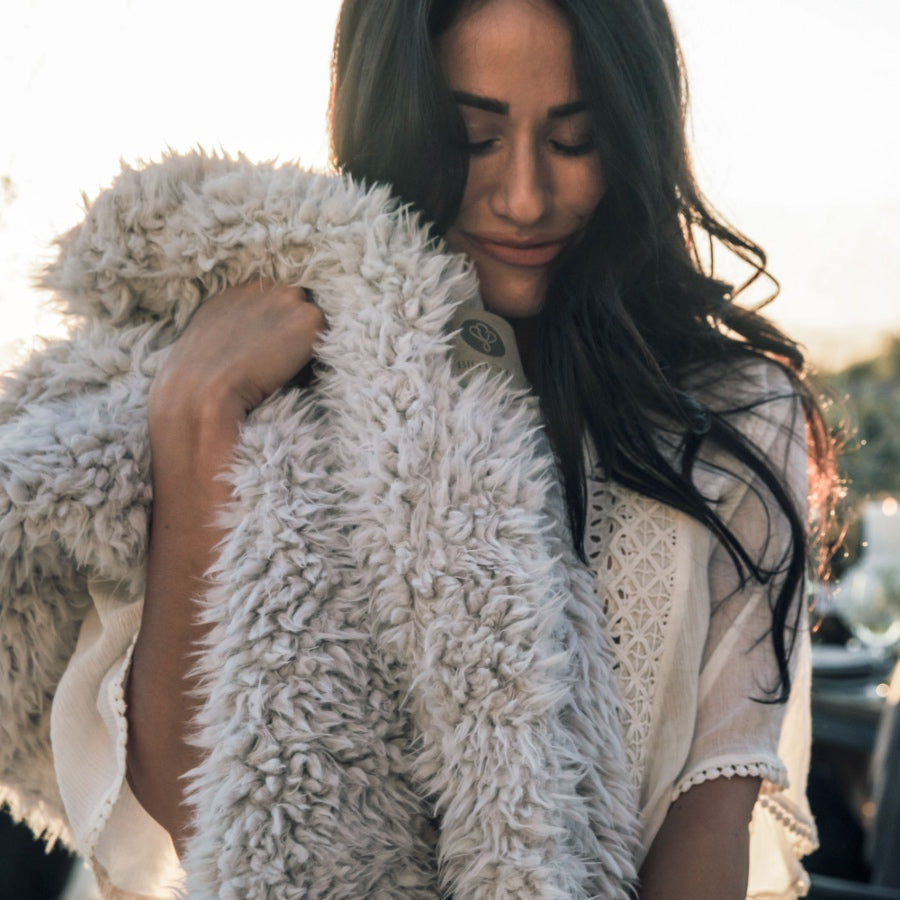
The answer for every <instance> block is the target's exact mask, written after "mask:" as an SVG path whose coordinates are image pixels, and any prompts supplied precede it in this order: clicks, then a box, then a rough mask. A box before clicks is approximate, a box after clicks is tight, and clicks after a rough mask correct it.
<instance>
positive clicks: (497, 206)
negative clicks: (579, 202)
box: [493, 141, 553, 226]
mask: <svg viewBox="0 0 900 900" xmlns="http://www.w3.org/2000/svg"><path fill="white" fill-rule="evenodd" d="M552 196H553V190H552V185H551V180H550V174H549V172H547V171H546V170H545V166H544V164H543V160H542V159H541V155H540V153H539V152H538V151H537V149H536V148H535V147H534V145H533V144H532V142H531V141H527V142H526V141H522V142H519V143H517V144H515V145H514V146H512V147H511V148H510V151H509V153H508V154H506V155H505V159H503V160H502V161H501V164H500V166H499V172H498V178H497V184H496V188H495V190H494V193H493V206H494V212H495V213H496V214H497V215H499V216H502V217H503V218H505V219H508V220H509V221H510V222H512V223H514V224H515V225H519V226H530V225H536V224H538V223H539V222H540V221H541V219H543V218H544V216H546V215H547V212H548V211H549V209H550V204H551V201H552Z"/></svg>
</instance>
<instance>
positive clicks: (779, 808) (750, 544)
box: [673, 365, 816, 898]
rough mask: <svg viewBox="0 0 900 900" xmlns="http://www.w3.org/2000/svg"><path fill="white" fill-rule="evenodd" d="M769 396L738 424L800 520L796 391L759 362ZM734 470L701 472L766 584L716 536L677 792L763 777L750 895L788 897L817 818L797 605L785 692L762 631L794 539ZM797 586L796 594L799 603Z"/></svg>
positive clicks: (802, 485) (716, 462)
mask: <svg viewBox="0 0 900 900" xmlns="http://www.w3.org/2000/svg"><path fill="white" fill-rule="evenodd" d="M767 369H769V370H774V372H772V371H769V372H766V373H765V376H766V377H767V378H768V379H769V382H770V383H769V387H768V389H767V391H766V392H765V393H764V394H763V395H762V396H769V397H773V398H774V399H770V400H765V401H764V402H761V403H758V404H755V405H753V406H752V408H750V409H748V410H745V411H744V412H742V413H740V415H739V418H738V419H737V420H736V424H737V425H738V427H739V428H740V429H741V431H742V432H743V433H744V434H745V435H746V436H747V437H749V438H750V440H751V441H752V443H753V444H754V446H756V447H757V448H759V450H760V451H761V452H763V453H765V455H766V457H767V458H768V460H769V461H770V462H771V463H772V464H773V466H774V467H775V469H776V470H777V471H778V472H779V473H780V474H781V475H782V480H783V484H785V485H786V486H787V488H788V490H789V492H790V493H791V495H792V498H793V500H794V502H795V504H796V506H797V508H798V510H799V512H800V515H801V517H802V520H804V521H805V514H806V496H807V457H806V440H805V431H804V418H803V414H802V409H801V407H800V402H799V399H798V398H797V397H796V396H795V395H794V393H793V392H792V391H791V390H790V386H789V384H788V383H787V380H786V379H785V378H784V376H783V375H781V376H780V380H781V381H782V382H783V386H782V388H781V389H779V388H778V384H777V382H776V384H775V385H772V384H771V381H772V379H773V378H776V379H777V378H779V375H780V373H778V370H776V368H775V366H774V365H769V366H768V367H767ZM727 468H730V469H731V470H732V472H733V470H734V463H733V462H731V463H729V462H724V461H723V460H720V459H716V458H715V457H714V456H713V457H711V458H709V459H707V460H706V461H705V463H704V465H703V466H702V470H703V471H702V472H701V474H700V476H699V481H700V482H701V487H702V489H703V490H704V491H708V492H710V493H708V494H707V496H713V497H717V498H718V499H719V502H718V505H717V511H718V512H719V514H720V515H721V516H722V518H723V520H724V521H725V522H726V523H727V525H728V527H729V528H730V529H731V530H732V531H733V533H734V535H735V536H736V537H737V539H738V540H739V541H740V542H741V544H742V546H743V547H745V548H746V549H747V550H748V551H749V552H750V554H751V557H752V558H753V559H754V560H760V561H761V562H762V566H763V568H764V569H765V570H767V571H769V572H771V573H773V575H772V578H771V579H770V581H769V582H768V583H766V584H760V583H758V582H757V581H756V580H754V579H752V578H751V579H749V580H748V581H747V582H746V583H745V584H743V585H742V584H741V580H740V578H739V575H738V572H737V568H736V567H735V564H734V562H733V561H732V560H731V558H730V556H729V554H728V552H727V551H726V549H725V548H724V546H722V544H721V543H719V542H715V543H714V549H713V551H712V555H711V558H710V563H709V569H708V572H709V596H710V620H709V630H708V633H707V638H706V642H705V646H704V650H703V654H702V658H701V663H700V680H699V692H698V703H697V718H696V723H695V730H694V736H693V740H692V743H691V749H690V753H689V756H688V759H687V761H686V763H685V766H684V768H683V770H682V772H681V774H680V776H679V778H678V780H677V782H676V785H675V789H674V793H673V799H674V798H675V797H677V796H679V795H680V794H682V793H683V792H684V791H686V790H688V789H689V788H690V787H691V786H692V785H696V784H700V783H702V782H704V781H708V780H710V779H712V778H719V777H733V776H755V777H759V778H761V779H762V789H761V792H760V798H759V801H758V802H757V805H756V808H755V810H754V814H753V822H752V825H751V876H750V890H749V896H751V897H763V898H790V897H795V896H797V895H803V894H805V893H806V884H807V879H806V874H805V872H804V871H803V868H802V866H801V865H800V862H799V860H800V858H801V857H802V856H804V855H805V854H807V853H809V852H811V851H812V850H813V849H814V848H815V841H816V837H815V827H814V824H813V821H812V818H811V815H810V812H809V808H808V805H807V802H806V776H807V771H808V768H809V753H810V743H811V721H810V712H809V692H810V681H811V678H810V648H809V632H808V627H807V620H806V616H805V613H804V611H803V610H798V609H796V608H795V609H794V610H793V611H792V612H791V614H789V616H788V626H787V628H786V632H785V644H786V646H787V647H788V648H792V652H791V656H790V673H791V693H790V697H789V699H788V702H787V703H786V704H785V703H774V702H772V700H773V699H774V697H775V694H773V691H774V690H775V689H776V688H777V686H778V665H777V662H776V659H775V654H774V651H773V648H772V641H771V637H770V631H771V611H770V602H771V601H772V599H773V598H774V596H775V593H776V591H777V589H778V587H779V585H780V584H781V583H783V582H782V581H780V580H779V579H780V577H781V574H782V572H783V569H784V564H785V562H786V560H787V556H786V554H787V553H788V551H789V548H790V534H789V528H788V523H787V521H786V519H785V518H784V516H783V515H782V514H781V513H780V511H779V509H778V506H777V504H776V502H775V500H774V498H773V497H772V496H771V493H770V492H769V491H768V489H767V488H766V487H765V486H764V485H763V484H762V482H761V481H760V479H759V478H758V477H757V476H754V475H751V474H750V473H748V472H744V473H735V474H732V473H729V472H728V471H726V469H727ZM802 602H803V598H802V597H801V596H798V597H796V598H795V604H801V603H802Z"/></svg>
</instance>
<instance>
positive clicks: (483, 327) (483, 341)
mask: <svg viewBox="0 0 900 900" xmlns="http://www.w3.org/2000/svg"><path fill="white" fill-rule="evenodd" d="M461 335H462V339H463V340H464V341H465V342H466V343H467V344H468V345H469V346H470V347H471V348H472V349H473V350H477V351H478V352H479V353H483V354H484V355H485V356H503V355H504V354H505V353H506V347H505V346H504V344H503V339H502V338H501V337H500V335H499V334H497V332H496V331H494V329H493V328H491V326H490V325H488V324H486V323H485V322H479V321H478V319H466V321H465V322H463V324H462V331H461Z"/></svg>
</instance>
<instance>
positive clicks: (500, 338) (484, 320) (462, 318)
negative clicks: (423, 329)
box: [450, 297, 529, 390]
mask: <svg viewBox="0 0 900 900" xmlns="http://www.w3.org/2000/svg"><path fill="white" fill-rule="evenodd" d="M450 327H451V328H452V329H453V330H454V331H456V335H455V336H454V345H453V371H454V372H455V373H456V374H457V375H460V376H461V375H465V373H466V372H468V371H469V370H470V369H471V368H472V367H473V366H477V365H482V364H487V365H489V366H494V367H495V368H498V369H502V370H503V371H504V372H508V373H509V374H510V375H511V376H512V380H511V382H510V386H511V387H513V388H515V389H517V390H518V389H521V390H528V388H529V384H528V380H527V379H526V378H525V372H524V370H523V369H522V361H521V360H520V359H519V348H518V346H517V345H516V336H515V333H514V332H513V330H512V326H511V325H510V324H509V322H507V321H506V319H504V318H501V317H500V316H496V315H494V314H493V313H489V312H488V311H487V310H486V309H485V308H484V306H483V304H482V302H481V298H480V297H475V298H473V299H472V300H470V301H468V302H467V303H465V304H463V305H462V306H460V307H459V308H458V309H457V310H456V312H455V313H454V316H453V319H452V320H451V322H450Z"/></svg>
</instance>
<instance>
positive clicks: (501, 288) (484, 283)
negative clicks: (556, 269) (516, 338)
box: [480, 277, 547, 319]
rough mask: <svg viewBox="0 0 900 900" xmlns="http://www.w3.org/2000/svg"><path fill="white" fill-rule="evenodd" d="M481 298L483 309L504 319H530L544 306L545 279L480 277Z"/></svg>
mask: <svg viewBox="0 0 900 900" xmlns="http://www.w3.org/2000/svg"><path fill="white" fill-rule="evenodd" d="M480 281H481V299H482V301H483V302H484V307H485V309H487V310H488V312H492V313H494V314H495V315H498V316H502V317H503V318H504V319H530V318H532V317H533V316H536V315H537V314H538V313H539V312H540V311H541V309H542V308H543V306H544V300H545V299H546V297H547V279H546V278H544V277H540V278H534V279H494V278H490V277H482V278H481V279H480Z"/></svg>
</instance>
